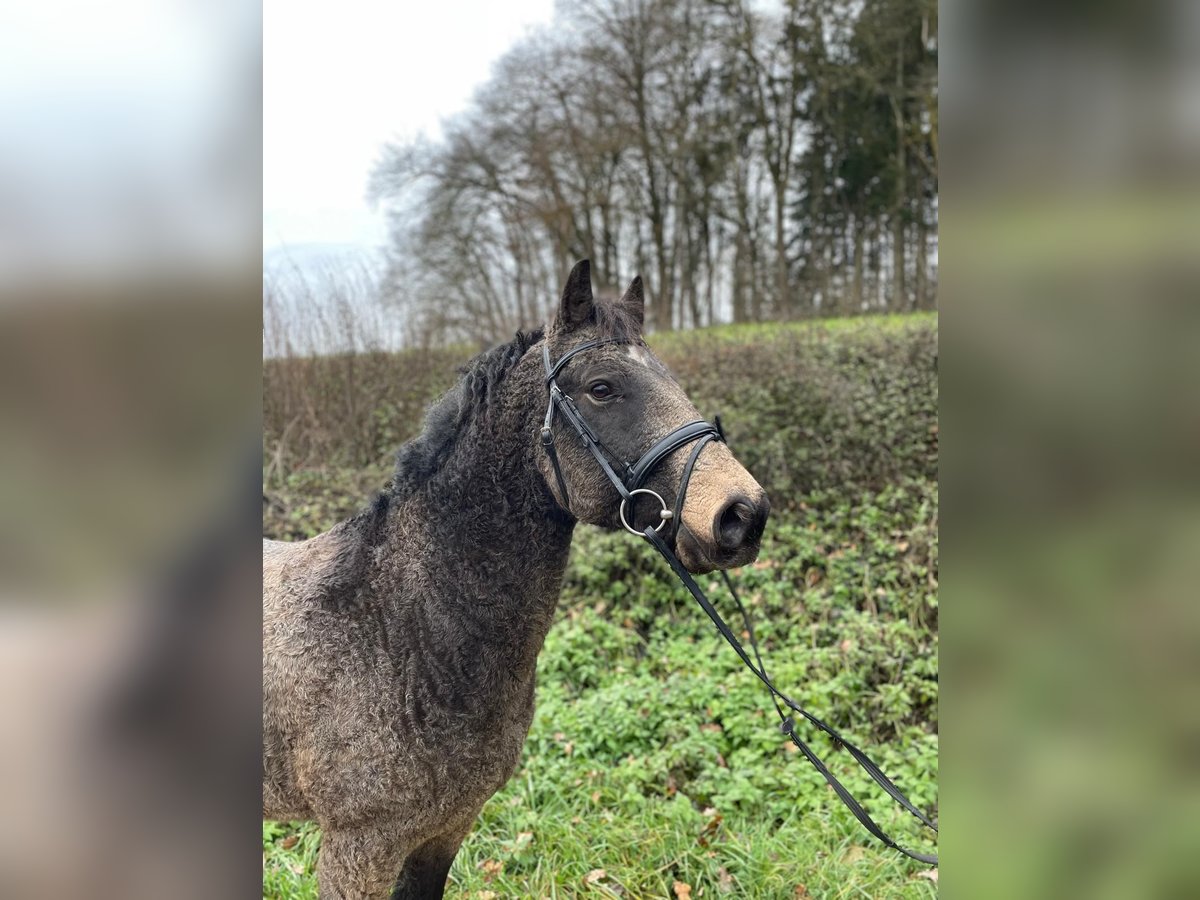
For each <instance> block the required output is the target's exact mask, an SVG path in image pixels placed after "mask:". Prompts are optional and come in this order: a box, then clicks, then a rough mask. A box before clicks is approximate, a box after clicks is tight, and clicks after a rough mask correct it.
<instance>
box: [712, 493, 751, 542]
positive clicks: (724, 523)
mask: <svg viewBox="0 0 1200 900" xmlns="http://www.w3.org/2000/svg"><path fill="white" fill-rule="evenodd" d="M756 518H757V510H756V509H755V508H754V505H753V504H752V503H751V502H750V500H749V498H747V497H733V498H731V499H730V500H728V501H726V503H725V505H724V506H723V507H722V508H721V511H720V512H719V513H718V514H717V519H716V521H715V522H714V523H713V539H714V540H715V541H716V542H717V546H718V547H720V548H721V549H722V550H727V551H728V550H736V549H738V548H739V547H741V546H742V545H743V544H744V543H746V540H747V538H749V536H750V532H751V530H752V529H753V528H754V526H755V519H756Z"/></svg>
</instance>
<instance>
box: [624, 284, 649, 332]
mask: <svg viewBox="0 0 1200 900" xmlns="http://www.w3.org/2000/svg"><path fill="white" fill-rule="evenodd" d="M621 305H622V306H623V307H625V311H626V312H627V313H629V314H630V315H631V316H633V318H634V320H635V321H636V322H637V324H638V331H641V330H642V325H643V324H644V323H645V320H646V295H645V293H643V291H642V276H641V275H638V276H637V277H636V278H634V279H633V281H631V282H629V287H628V288H627V289H626V291H625V296H624V297H622V298H621Z"/></svg>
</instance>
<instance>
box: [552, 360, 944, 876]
mask: <svg viewBox="0 0 1200 900" xmlns="http://www.w3.org/2000/svg"><path fill="white" fill-rule="evenodd" d="M627 343H630V342H629V341H621V340H606V341H602V340H595V341H584V342H583V343H581V344H579V345H577V346H575V347H572V348H571V349H570V350H568V351H567V352H566V353H564V354H563V355H562V356H561V357H559V360H558V362H556V363H554V364H553V365H551V363H550V346H549V343H548V342H546V343H543V344H542V363H543V365H544V366H545V369H546V385H547V387H548V388H549V391H550V403H549V405H548V406H547V408H546V420H545V423H544V424H543V425H542V431H541V440H542V446H543V447H544V448H545V450H546V454H547V455H548V456H549V457H550V464H551V466H552V467H553V469H554V478H555V480H556V481H557V482H558V492H559V497H560V499H561V501H562V503H563V505H564V506H565V507H566V509H567V511H568V512H570V508H571V507H570V499H569V496H568V493H567V483H566V480H565V479H564V477H563V473H562V468H561V466H560V465H559V461H558V452H557V451H556V450H555V448H554V430H553V427H554V416H555V414H556V413H557V414H559V415H561V416H562V417H563V419H565V420H566V421H567V422H568V423H569V424H570V425H571V427H572V429H574V431H575V433H576V434H578V435H579V439H580V440H581V441H583V445H584V447H586V448H587V450H588V451H589V452H590V453H591V454H592V456H594V457H595V458H596V462H597V463H599V464H600V469H601V471H603V472H604V475H605V477H607V478H608V480H609V481H610V482H612V485H613V487H615V488H616V489H617V493H619V494H620V495H621V507H620V516H621V524H622V525H624V526H625V529H626V530H627V531H629V532H630V533H631V534H634V535H637V536H638V537H642V538H645V539H646V540H647V541H648V542H649V544H650V545H651V546H652V547H653V548H654V549H655V550H657V551H658V553H659V555H661V556H662V557H663V559H665V560H666V561H667V563H668V564H669V565H670V566H671V570H672V571H673V572H674V573H675V575H676V576H677V577H678V578H679V580H680V581H682V582H683V586H684V587H686V588H687V589H688V592H689V593H690V594H691V595H692V597H693V598H695V600H696V602H697V603H699V604H700V608H701V609H703V610H704V612H705V613H706V614H707V615H708V617H709V619H711V620H712V623H713V624H714V625H715V626H716V627H717V631H718V632H720V634H721V637H723V638H724V639H725V641H726V643H728V644H729V646H730V647H732V648H733V650H734V652H735V653H737V655H738V657H739V658H740V659H741V660H742V662H743V663H745V665H746V667H747V668H748V669H749V670H750V671H751V672H753V673H754V674H755V676H757V678H758V680H759V681H761V682H762V683H763V684H764V685H766V687H767V690H768V691H770V693H771V702H772V703H773V704H774V705H775V711H776V712H777V713H778V714H779V719H780V731H781V732H783V733H784V734H786V735H787V736H788V737H790V738H791V739H792V743H794V744H795V745H796V747H797V749H799V751H800V752H801V753H802V754H803V755H804V758H805V759H807V760H808V761H809V762H810V763H812V765H813V767H814V768H815V769H816V770H817V771H818V772H820V773H821V775H822V777H824V779H825V781H826V782H828V784H829V786H830V787H832V788H833V790H834V792H835V793H836V794H837V795H838V798H839V799H840V800H841V801H842V803H844V804H845V805H846V808H847V809H849V810H850V812H851V813H853V814H854V817H855V818H856V819H858V821H859V822H860V823H862V825H863V827H864V828H866V829H867V831H869V832H870V833H871V834H873V835H874V836H875V837H876V838H878V839H879V840H880V841H882V842H883V843H884V844H886V845H887V846H888V847H891V848H892V849H893V850H897V851H899V852H900V853H903V854H904V855H905V856H907V857H910V858H911V859H915V860H917V861H918V862H923V863H927V864H929V865H933V866H936V865H937V864H938V858H937V856H935V855H933V854H928V853H917V852H916V851H913V850H908V849H906V848H904V847H901V846H900V845H899V844H897V843H896V842H895V841H893V840H892V839H891V838H890V837H889V836H888V835H887V834H886V833H885V832H884V831H883V829H882V828H880V827H879V825H877V824H876V823H875V820H874V819H872V818H871V816H870V814H869V813H868V812H867V811H866V810H865V809H863V807H862V805H861V804H860V803H859V802H858V800H856V799H855V798H854V796H853V795H852V794H851V793H850V792H849V791H848V790H847V789H846V787H845V786H844V785H843V784H842V783H841V782H840V781H839V780H838V779H837V777H836V776H835V775H834V774H833V773H832V772H830V771H829V768H828V767H827V766H826V765H825V763H824V762H823V761H822V760H821V758H820V757H819V756H817V754H816V753H815V752H813V750H812V748H811V747H809V746H808V744H807V743H805V742H804V741H803V740H801V739H800V737H799V736H798V735H797V734H796V720H795V719H794V718H793V717H792V716H790V715H787V714H786V713H785V712H784V711H783V707H787V708H788V709H789V710H791V711H792V712H794V713H797V714H798V715H800V716H802V717H803V718H804V719H806V720H807V721H809V722H810V723H812V725H814V726H815V727H816V728H818V729H819V730H820V731H823V732H825V734H827V735H829V736H830V737H831V738H833V740H834V741H835V742H836V743H837V744H840V745H841V746H843V747H845V748H846V750H847V751H848V752H849V753H850V755H851V756H852V757H854V760H855V761H856V762H857V763H858V764H859V765H860V766H861V767H862V769H863V771H865V772H866V773H867V774H868V775H870V776H871V779H872V780H873V781H874V782H875V783H876V784H878V785H879V786H880V787H881V788H883V790H884V791H885V792H886V793H887V794H888V796H890V797H891V798H892V799H893V800H895V801H896V802H897V803H898V804H900V806H902V807H903V808H904V809H906V810H907V811H908V812H910V813H911V814H912V815H914V816H915V817H916V818H917V819H918V820H919V821H920V822H921V823H922V824H923V825H925V826H926V827H928V828H931V829H932V830H933V831H934V832H935V833H936V832H937V825H936V823H934V822H931V821H930V820H929V819H928V818H927V817H926V816H925V814H924V813H922V812H921V811H920V810H918V809H917V808H916V807H915V806H914V805H913V804H912V803H911V802H910V801H909V799H908V798H907V797H905V796H904V794H903V793H901V791H900V789H899V788H898V787H896V785H895V784H894V783H893V782H892V780H891V779H890V778H888V777H887V775H885V774H884V773H883V770H882V769H880V768H879V766H877V765H876V764H875V762H874V761H873V760H872V759H871V758H870V757H869V756H867V754H866V753H864V752H863V751H862V750H860V749H859V748H858V747H856V746H855V745H854V744H852V743H850V742H849V741H848V740H846V739H845V738H844V737H842V736H841V734H839V733H838V732H837V731H836V730H835V729H833V728H832V727H831V726H829V725H827V724H826V723H825V722H823V721H821V720H820V719H818V718H817V717H816V716H814V715H813V714H812V713H810V712H808V711H807V710H806V709H804V708H803V707H801V706H800V704H798V703H797V702H796V701H795V700H793V699H791V698H790V697H788V696H787V695H786V694H784V693H783V692H782V691H780V690H779V688H777V687H775V683H774V682H773V681H771V678H770V676H769V675H767V667H766V665H765V664H764V663H763V660H762V655H761V654H760V653H759V651H758V641H757V639H756V638H755V636H754V626H753V625H752V624H751V623H750V617H749V615H748V614H747V612H746V608H745V606H743V605H742V601H741V598H740V597H738V594H737V591H736V590H735V589H734V586H733V582H732V581H731V580H730V578H729V574H728V573H727V572H725V571H722V572H721V576H722V577H723V578H724V579H725V584H726V586H727V587H728V588H729V592H730V594H732V595H733V599H734V602H736V603H737V608H738V612H739V613H740V614H741V617H742V622H743V624H744V625H745V631H746V634H747V635H748V636H749V639H750V646H751V648H752V649H753V650H754V659H753V660H752V659H751V658H750V655H749V654H748V653H747V652H746V648H745V647H743V646H742V643H741V641H739V640H738V638H737V635H736V634H734V632H733V629H731V628H730V627H729V624H728V623H727V622H726V621H725V620H724V619H723V618H722V617H721V614H720V613H719V612H717V609H716V607H715V606H713V604H712V602H711V601H710V600H709V599H708V597H707V596H705V594H704V591H702V590H701V589H700V586H699V585H698V584H696V580H695V579H694V578H692V575H691V573H690V572H688V570H687V569H685V568H684V566H683V563H681V562H680V561H679V558H678V557H677V556H676V555H675V552H674V551H673V550H672V549H671V546H670V544H669V543H668V541H667V540H665V539H664V537H663V534H662V532H663V530H664V529H667V530H668V536H669V535H670V534H673V533H674V532H675V531H676V530H677V529H678V527H679V524H680V515H681V513H682V511H683V501H684V497H685V495H686V493H687V486H688V481H689V480H690V479H691V477H692V470H693V469H694V468H695V465H696V460H697V459H699V457H700V452H701V451H702V450H703V449H704V448H705V447H706V446H707V445H708V444H709V443H710V442H711V441H721V442H725V434H724V432H723V431H722V429H721V427H720V419H718V420H717V424H715V425H713V424H710V423H708V422H705V421H703V420H699V421H695V422H689V423H688V424H686V425H681V426H680V427H678V428H676V429H675V430H674V431H672V432H670V433H669V434H667V435H666V436H665V437H663V438H661V439H659V440H658V441H656V442H655V444H654V445H653V446H652V447H651V448H650V449H649V450H647V451H646V452H645V453H643V454H642V455H641V456H640V457H638V459H637V460H635V461H634V462H632V463H626V462H623V461H621V459H620V457H618V456H617V455H616V454H614V453H613V452H612V451H611V450H609V449H608V448H607V447H605V446H604V442H603V441H602V440H600V437H599V436H598V435H597V434H596V432H595V431H593V430H592V427H591V426H590V425H588V423H587V420H586V419H585V418H584V417H583V414H582V413H580V411H579V407H578V406H577V405H576V404H575V401H574V400H572V399H571V397H570V395H568V394H567V393H565V392H564V391H563V390H562V389H561V388H559V386H558V381H557V378H558V373H559V372H561V371H562V369H563V367H564V366H565V365H566V364H567V362H568V361H570V359H571V358H572V357H574V356H575V355H577V354H579V353H582V352H583V351H585V350H591V349H593V348H594V347H599V346H602V345H604V344H627ZM693 442H694V443H695V446H694V447H692V452H691V454H690V455H689V456H688V459H687V462H686V463H685V464H684V467H683V477H682V478H681V480H680V482H679V490H678V491H677V492H676V495H675V503H674V504H673V506H671V507H668V506H667V503H666V501H665V500H663V498H662V497H661V496H660V495H659V494H658V493H657V492H656V491H652V490H650V489H649V488H644V487H642V485H643V484H645V482H646V478H647V477H648V476H649V475H650V473H651V472H652V471H653V470H654V468H655V467H656V466H657V465H658V464H659V463H660V462H662V461H663V460H664V459H666V458H667V457H668V456H669V455H670V454H672V453H674V452H675V451H676V450H678V449H680V448H681V447H685V446H687V445H688V444H690V443H693ZM610 457H611V458H612V459H614V460H617V467H619V468H620V469H621V472H622V474H621V475H618V474H617V470H616V469H615V468H614V467H613V464H612V462H611V461H610V459H609V458H610ZM638 494H645V495H649V496H653V497H654V498H655V499H656V500H657V501H658V503H659V506H660V510H659V522H658V524H657V525H648V526H646V528H645V529H643V530H642V531H638V530H637V529H636V528H634V527H633V526H632V525H631V524H630V523H629V520H628V518H627V517H626V513H625V510H626V507H627V506H628V505H629V504H631V503H632V502H634V497H636V496H637V495H638ZM756 663H757V665H756Z"/></svg>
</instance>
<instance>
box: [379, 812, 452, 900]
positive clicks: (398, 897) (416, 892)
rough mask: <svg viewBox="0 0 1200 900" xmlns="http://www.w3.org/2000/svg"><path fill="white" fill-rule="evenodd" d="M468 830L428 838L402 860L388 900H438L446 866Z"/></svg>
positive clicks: (447, 870)
mask: <svg viewBox="0 0 1200 900" xmlns="http://www.w3.org/2000/svg"><path fill="white" fill-rule="evenodd" d="M470 830H471V826H470V825H468V826H467V827H466V828H463V829H460V830H457V831H452V832H449V833H447V834H441V835H438V836H437V837H435V838H430V839H429V840H427V841H426V842H425V843H423V844H421V845H420V846H418V847H416V848H414V849H413V851H412V852H411V853H409V854H408V858H407V859H406V860H404V870H403V871H402V872H401V873H400V879H399V880H398V881H397V882H396V889H395V890H394V891H393V892H392V900H441V898H442V894H443V892H444V891H445V890H446V877H447V876H448V875H449V874H450V864H451V863H453V862H454V855H455V854H456V853H458V848H459V847H460V846H462V842H463V838H465V837H466V836H467V832H468V831H470Z"/></svg>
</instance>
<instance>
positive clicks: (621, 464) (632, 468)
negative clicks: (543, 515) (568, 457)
mask: <svg viewBox="0 0 1200 900" xmlns="http://www.w3.org/2000/svg"><path fill="white" fill-rule="evenodd" d="M627 343H629V341H621V340H608V341H584V342H583V343H582V344H579V345H578V346H576V347H572V348H571V349H570V350H568V351H567V352H566V353H564V354H563V355H562V356H561V357H559V360H558V362H556V363H554V364H553V365H551V364H550V345H549V343H548V342H547V343H544V344H542V364H543V365H544V366H545V369H546V385H547V386H548V387H549V389H550V403H549V405H548V406H547V407H546V421H545V423H544V424H543V425H542V446H543V447H544V448H545V450H546V455H547V456H549V457H550V464H551V466H553V467H554V478H555V480H556V481H557V482H558V493H559V496H560V497H561V498H562V502H563V505H564V506H565V507H566V508H567V511H568V512H569V511H570V510H571V500H570V496H569V495H568V493H567V482H566V479H564V478H563V473H562V467H561V466H560V465H559V462H558V452H557V451H556V450H555V449H554V431H553V426H554V415H555V413H558V414H559V415H561V416H562V417H563V418H564V419H565V420H566V421H567V422H568V423H569V424H570V425H571V427H572V428H573V429H574V430H575V433H576V434H578V435H579V439H580V440H581V441H583V445H584V447H586V448H587V449H588V452H590V453H591V454H592V456H594V457H595V458H596V462H597V463H599V464H600V470H601V471H602V472H603V473H604V475H605V477H606V478H607V479H608V480H609V481H610V482H612V486H613V487H615V488H616V489H617V493H618V494H620V495H621V506H620V510H619V512H620V515H621V524H622V525H624V526H625V530H626V531H628V532H629V533H630V534H633V535H636V536H637V537H644V535H643V533H642V532H641V531H638V530H637V529H636V528H635V527H633V525H632V524H631V523H630V521H629V518H628V517H627V507H629V506H630V505H631V504H632V503H633V502H634V498H635V497H636V496H637V495H638V494H644V495H646V496H650V497H653V498H654V499H655V500H657V501H658V505H659V512H658V517H659V521H658V524H657V525H655V526H654V530H655V531H657V532H659V533H661V532H662V530H663V529H664V528H666V527H667V526H668V525H671V526H673V528H672V530H673V529H676V528H678V527H679V521H680V518H679V517H680V515H681V514H682V513H683V500H684V496H685V495H686V494H687V486H688V482H689V481H690V480H691V477H692V470H693V469H694V468H695V466H696V460H697V459H698V458H699V457H700V451H701V450H703V449H704V448H705V446H706V445H707V444H708V443H709V442H710V441H723V440H724V435H723V434H722V433H721V429H720V428H719V427H718V426H717V425H712V424H709V423H708V422H705V421H704V420H702V419H700V420H697V421H695V422H688V423H687V424H686V425H680V426H679V427H678V428H676V429H675V430H674V431H671V432H669V433H668V434H667V435H665V436H664V437H662V438H660V439H659V440H658V441H657V442H656V443H655V444H654V446H653V447H651V448H650V449H649V450H647V451H646V452H645V453H643V454H642V455H641V456H639V457H638V458H637V459H636V460H634V461H633V462H631V463H629V462H625V461H623V460H622V459H621V458H620V457H619V456H617V454H615V453H613V452H612V451H611V450H610V449H609V448H608V447H606V446H605V445H604V442H603V441H602V440H600V437H599V436H598V435H597V434H596V432H595V431H593V430H592V427H591V426H590V425H589V424H588V422H587V419H585V418H584V417H583V414H582V413H581V412H580V411H579V407H578V406H577V405H576V403H575V401H574V400H572V399H571V396H570V395H569V394H567V393H566V392H564V391H563V390H562V389H561V388H560V387H559V386H558V373H559V372H561V371H562V370H563V367H564V366H565V365H566V364H567V363H568V362H570V360H571V357H573V356H575V355H576V354H577V353H582V352H583V351H584V350H591V349H593V348H595V347H600V346H602V345H604V344H627ZM693 441H694V442H696V446H695V447H693V448H692V453H691V455H690V456H689V457H688V461H687V463H686V464H685V465H684V467H683V478H682V479H681V480H680V482H679V491H678V492H677V493H676V495H675V503H674V506H673V507H672V506H668V505H667V502H666V501H665V500H664V499H663V498H662V496H661V495H660V494H659V493H658V492H657V491H652V490H650V489H649V488H645V487H642V485H643V484H645V483H646V479H647V478H648V477H649V476H650V473H651V472H653V471H654V469H655V467H656V466H657V465H658V464H659V463H660V462H662V461H663V460H664V459H666V458H667V457H668V456H670V455H671V454H672V453H674V452H675V451H676V450H678V449H679V448H680V447H686V446H687V445H688V444H690V443H692V442H693ZM610 459H611V460H616V467H615V468H614V464H613V463H612V462H610ZM618 469H620V471H621V473H622V474H620V475H618V474H617V470H618ZM629 513H630V514H631V513H632V510H629Z"/></svg>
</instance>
